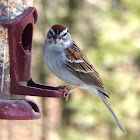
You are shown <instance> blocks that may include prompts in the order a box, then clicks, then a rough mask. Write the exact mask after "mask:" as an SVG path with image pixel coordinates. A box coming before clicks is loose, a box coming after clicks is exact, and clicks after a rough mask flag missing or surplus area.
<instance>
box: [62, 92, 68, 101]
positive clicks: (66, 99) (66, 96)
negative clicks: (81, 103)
mask: <svg viewBox="0 0 140 140" xmlns="http://www.w3.org/2000/svg"><path fill="white" fill-rule="evenodd" d="M69 95H70V92H69V91H65V92H64V94H63V97H64V98H65V101H68V99H69Z"/></svg>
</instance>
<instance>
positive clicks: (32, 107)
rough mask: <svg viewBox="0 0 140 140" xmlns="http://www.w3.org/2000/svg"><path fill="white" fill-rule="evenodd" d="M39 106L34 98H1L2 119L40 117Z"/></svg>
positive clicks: (0, 114) (0, 112)
mask: <svg viewBox="0 0 140 140" xmlns="http://www.w3.org/2000/svg"><path fill="white" fill-rule="evenodd" d="M40 117H41V113H40V110H39V107H38V106H37V104H36V103H35V102H33V101H32V100H29V99H28V100H1V101H0V119H7V120H32V119H39V118H40Z"/></svg>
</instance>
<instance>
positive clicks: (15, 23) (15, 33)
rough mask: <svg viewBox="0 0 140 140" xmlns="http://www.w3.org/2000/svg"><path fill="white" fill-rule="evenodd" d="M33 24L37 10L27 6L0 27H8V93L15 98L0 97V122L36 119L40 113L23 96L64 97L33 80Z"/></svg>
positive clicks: (35, 106)
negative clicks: (17, 15) (21, 12)
mask: <svg viewBox="0 0 140 140" xmlns="http://www.w3.org/2000/svg"><path fill="white" fill-rule="evenodd" d="M36 21H37V11H36V9H35V8H34V7H29V8H28V9H27V10H26V11H25V12H24V13H23V14H22V15H20V16H19V17H17V18H15V19H13V20H11V21H9V22H5V23H3V24H2V26H4V27H6V28H8V41H9V54H10V80H11V82H10V94H11V95H14V96H11V97H12V98H11V99H9V98H8V99H6V97H4V96H3V97H2V98H0V119H9V120H29V119H39V118H40V117H41V113H40V109H39V107H38V105H37V104H36V103H35V102H33V101H32V100H29V99H26V98H25V96H26V95H28V96H39V97H56V98H64V97H63V94H64V92H61V91H57V90H56V87H52V86H47V85H42V84H38V83H35V82H34V81H33V80H32V77H31V55H32V38H33V27H34V24H35V23H36ZM0 94H1V93H0ZM3 94H4V93H3ZM21 95H22V96H21ZM13 97H14V99H13Z"/></svg>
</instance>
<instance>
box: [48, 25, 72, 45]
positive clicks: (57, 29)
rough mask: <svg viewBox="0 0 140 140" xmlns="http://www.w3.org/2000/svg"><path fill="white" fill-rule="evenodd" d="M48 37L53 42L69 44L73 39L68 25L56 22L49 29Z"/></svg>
mask: <svg viewBox="0 0 140 140" xmlns="http://www.w3.org/2000/svg"><path fill="white" fill-rule="evenodd" d="M47 38H48V39H49V40H50V42H51V43H54V44H61V45H66V44H69V43H70V42H71V41H72V39H71V36H70V34H69V31H68V29H67V27H66V26H64V25H60V24H55V25H53V26H52V27H51V28H50V30H49V31H48V34H47Z"/></svg>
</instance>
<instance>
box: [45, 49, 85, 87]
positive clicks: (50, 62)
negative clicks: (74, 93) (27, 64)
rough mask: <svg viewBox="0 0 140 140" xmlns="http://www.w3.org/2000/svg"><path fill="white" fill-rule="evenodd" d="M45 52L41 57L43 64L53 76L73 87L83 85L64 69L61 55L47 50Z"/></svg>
mask: <svg viewBox="0 0 140 140" xmlns="http://www.w3.org/2000/svg"><path fill="white" fill-rule="evenodd" d="M45 51H46V52H45ZM45 51H44V55H43V56H44V61H45V64H46V65H47V67H48V68H49V69H50V71H51V72H52V73H53V74H55V75H56V76H57V77H58V78H60V79H61V80H63V81H65V82H67V83H69V84H71V85H74V86H77V85H81V84H82V83H83V82H82V81H81V80H80V79H79V78H77V77H76V76H75V75H74V74H72V73H71V72H70V71H69V70H68V69H66V68H65V66H64V64H63V60H64V59H63V58H62V57H63V56H62V53H51V52H49V51H47V50H45Z"/></svg>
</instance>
